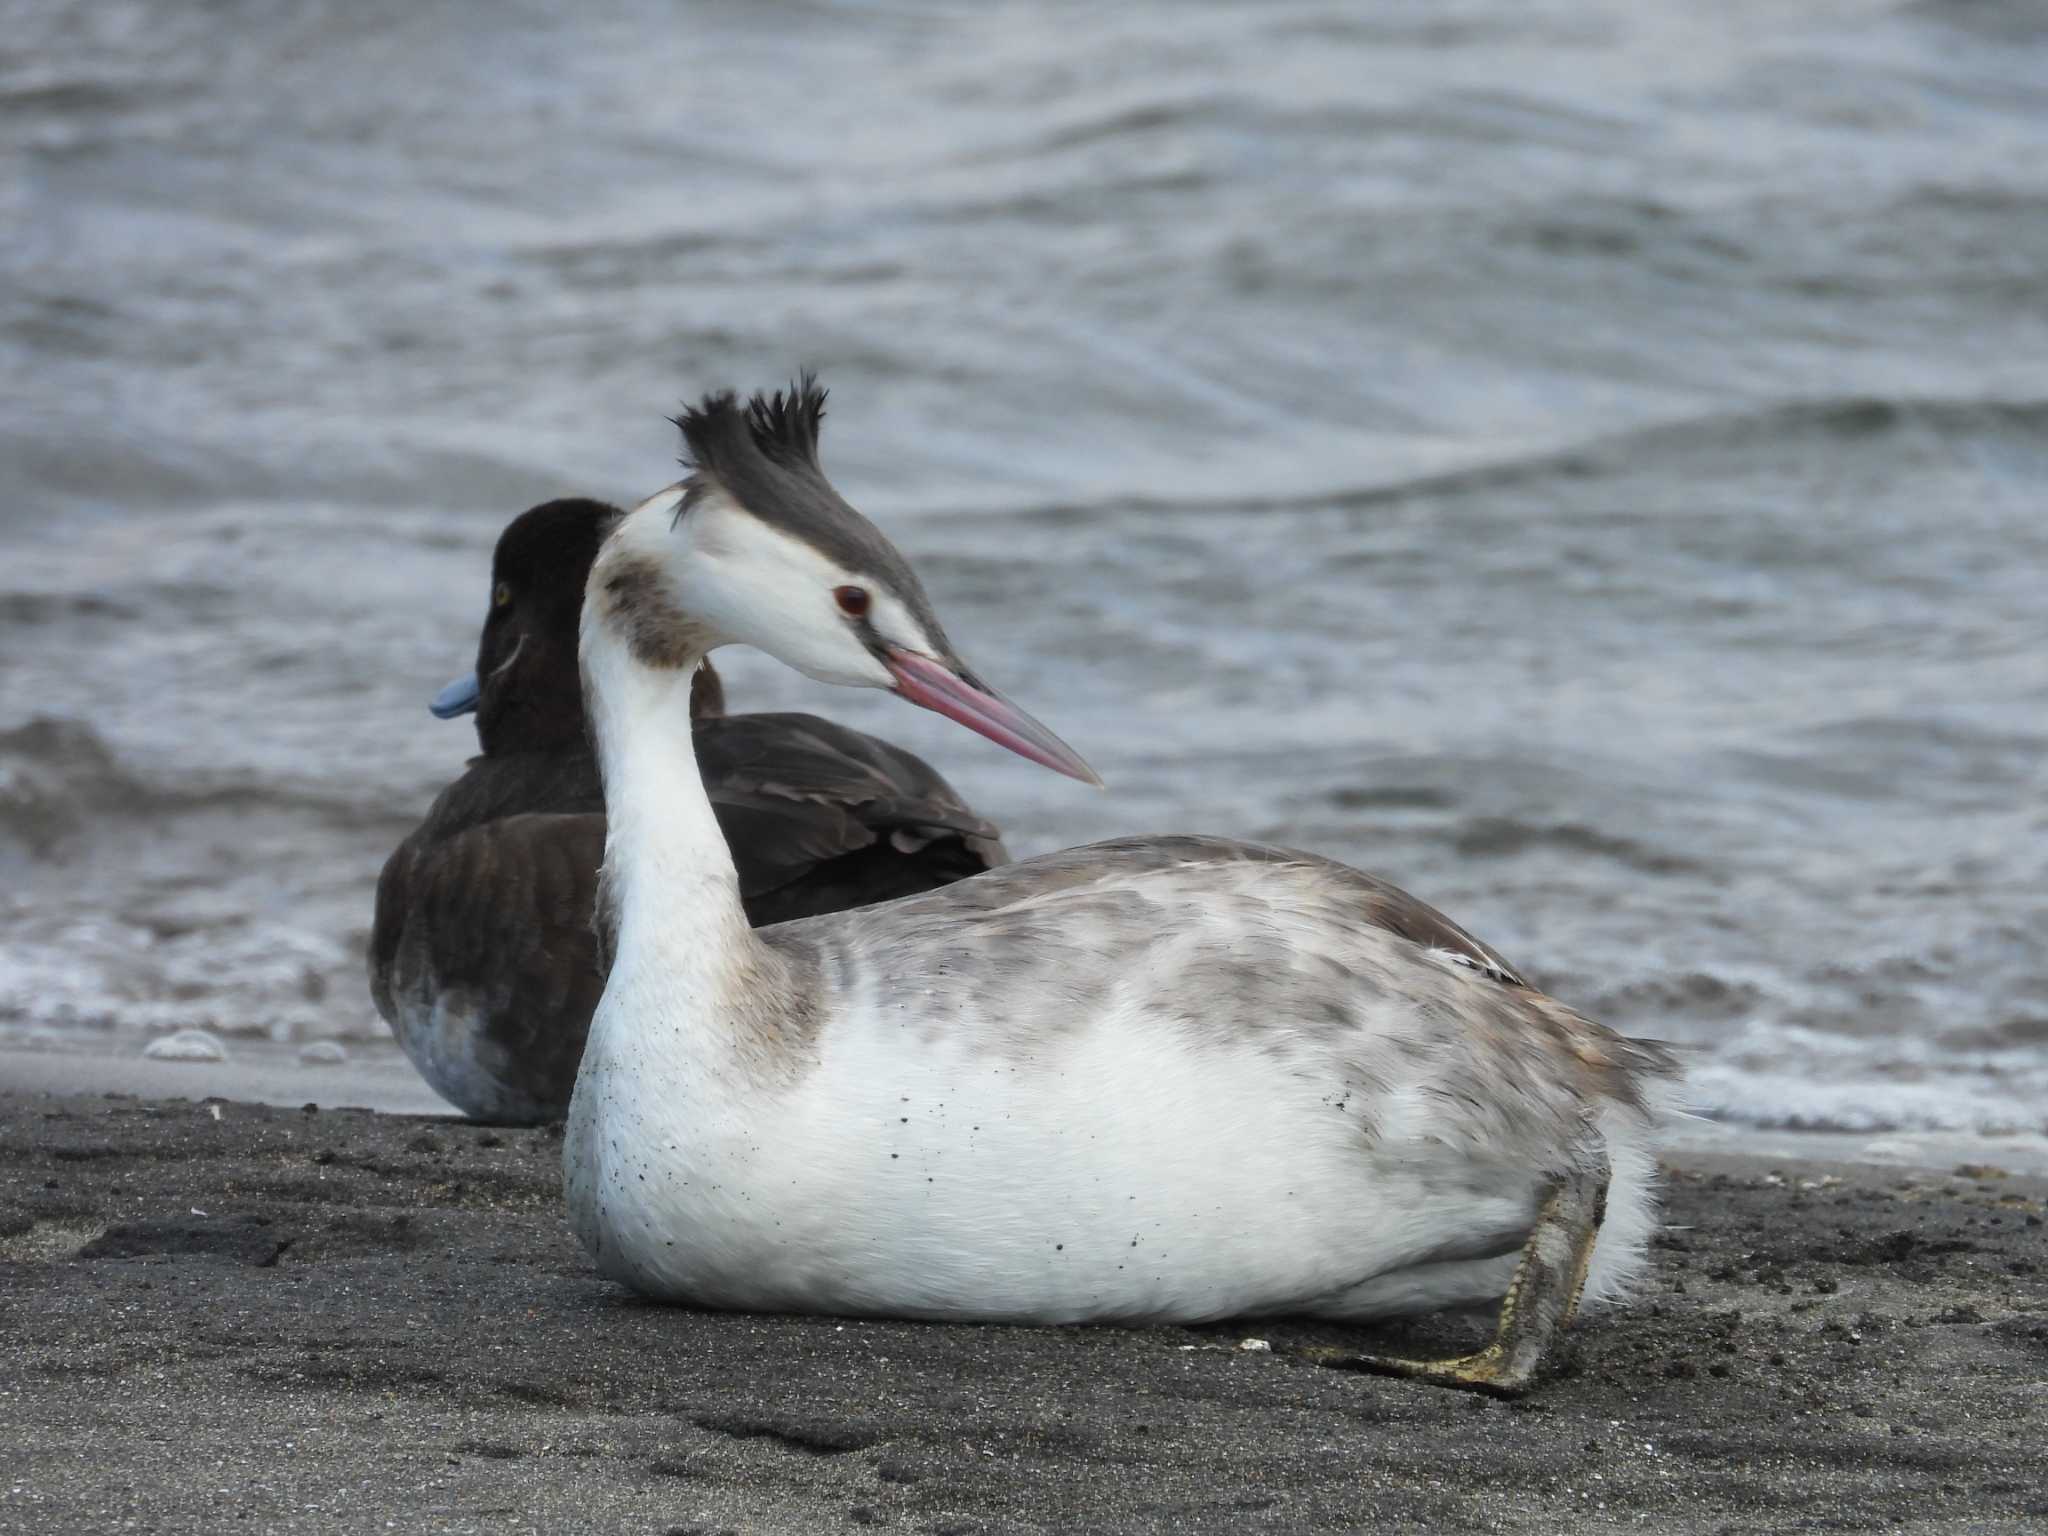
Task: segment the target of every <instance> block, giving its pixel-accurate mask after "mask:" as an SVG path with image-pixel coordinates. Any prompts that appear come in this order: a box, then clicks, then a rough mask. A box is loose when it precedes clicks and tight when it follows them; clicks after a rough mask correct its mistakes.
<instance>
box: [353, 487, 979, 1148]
mask: <svg viewBox="0 0 2048 1536" xmlns="http://www.w3.org/2000/svg"><path fill="white" fill-rule="evenodd" d="M621 515H622V514H621V512H620V510H619V509H618V508H616V507H612V506H607V505H605V504H604V503H602V502H597V501H586V500H566V501H551V502H548V503H546V504H545V505H542V506H538V507H535V508H533V509H532V510H531V511H528V512H525V513H523V514H521V515H520V516H519V517H517V518H515V519H514V520H513V521H512V522H511V524H510V525H509V526H507V528H506V529H505V532H504V534H503V535H502V536H501V537H500V538H499V540H498V547H497V552H496V555H495V557H494V559H493V561H492V567H491V606H490V612H489V615H488V616H487V617H486V619H485V621H484V628H483V637H482V639H481V641H480V642H479V643H478V646H477V666H476V671H475V673H474V674H473V675H472V676H469V677H466V678H462V679H460V680H458V681H456V682H454V683H451V684H449V685H448V687H447V688H445V689H443V690H442V691H441V693H440V695H439V696H438V697H437V698H436V699H435V700H434V702H433V704H432V706H431V707H432V709H433V712H434V713H435V714H436V715H438V716H440V717H441V718H443V719H452V718H455V717H457V716H460V715H465V714H470V713H474V714H475V716H476V731H477V740H478V742H479V744H480V745H481V747H482V754H481V755H480V756H478V757H474V758H472V759H470V762H469V765H468V767H467V769H465V771H464V772H463V774H462V776H461V777H460V778H458V779H457V780H456V781H455V782H454V783H452V784H450V785H449V786H448V787H447V788H446V789H445V790H443V791H442V792H441V794H440V796H439V797H438V798H437V799H436V800H435V801H434V803H433V806H432V807H431V808H430V809H429V810H428V812H427V815H426V819H425V820H424V821H422V822H421V823H420V825H419V827H418V829H417V830H416V831H414V832H413V834H412V835H411V836H410V837H408V838H406V840H405V841H404V842H402V843H400V844H399V845H398V849H397V851H396V852H394V853H393V854H392V855H391V857H390V859H389V860H388V861H387V862H386V863H385V865H384V873H383V876H382V878H381V879H379V881H378V882H377V915H376V921H375V924H374V926H373V928H372V930H371V938H370V955H369V964H370V991H371V994H372V996H373V997H374V998H375V999H376V1004H377V1011H378V1013H380V1014H381V1015H382V1016H383V1018H384V1021H385V1022H386V1023H387V1024H389V1025H390V1026H391V1028H392V1031H393V1032H394V1033H395V1034H396V1035H397V1036H398V1041H399V1044H400V1045H402V1046H403V1047H404V1048H405V1051H406V1054H407V1055H408V1056H410V1057H411V1058H412V1061H413V1064H414V1065H415V1066H417V1067H418V1068H419V1070H420V1072H421V1074H422V1075H423V1076H424V1077H425V1078H426V1080H427V1081H428V1082H429V1083H430V1084H431V1085H432V1086H433V1088H434V1090H435V1091H436V1092H437V1093H439V1094H440V1095H441V1096H442V1097H443V1098H445V1099H447V1100H448V1101H449V1102H450V1103H451V1104H453V1105H455V1106H456V1107H457V1108H458V1109H460V1110H461V1111H462V1112H463V1113H464V1114H466V1115H469V1116H471V1117H473V1118H475V1119H479V1120H487V1121H492V1122H495V1123H504V1124H522V1123H524V1124H531V1123H536V1122H544V1121H550V1120H559V1119H560V1118H561V1117H562V1116H563V1114H564V1113H565V1112H566V1111H567V1109H568V1106H569V1095H570V1090H571V1089H572V1088H573V1087H574V1086H575V1082H576V1069H577V1064H578V1063H579V1062H580V1060H581V1059H582V1055H583V1044H584V1037H585V1035H586V1033H587V1032H588V1030H589V1027H590V1016H591V1012H592V1010H593V1009H595V1008H596V1006H597V1000H598V998H599V996H601V995H602V993H603V991H604V984H605V961H604V959H603V958H602V957H601V955H600V953H599V949H598V942H597V939H596V937H595V935H594V933H593V931H592V926H591V915H592V911H593V909H594V907H595V905H596V901H597V889H598V869H599V865H600V864H601V863H602V862H603V858H604V841H605V819H604V790H603V785H602V783H601V781H600V779H599V775H598V767H597V761H596V759H595V757H594V756H593V755H592V751H591V747H590V742H589V739H588V737H587V735H586V730H585V724H584V713H583V688H582V679H581V676H580V673H579V671H578V663H577V627H578V623H579V619H580V615H581V612H582V606H583V588H584V583H585V581H586V580H587V578H588V577H589V574H590V568H591V565H592V563H593V561H595V559H596V558H597V551H598V547H599V546H600V545H601V544H602V543H603V541H604V538H605V536H606V534H607V533H609V532H610V530H611V528H612V527H613V525H614V524H615V523H616V522H617V520H618V519H619V517H620V516H621ZM690 712H691V716H692V721H693V732H692V734H693V736H694V739H695V744H696V752H697V764H698V767H699V770H700V771H701V772H702V774H703V777H704V782H705V785H706V787H707V788H708V790H709V792H710V797H711V802H712V807H713V810H714V813H715V814H716V816H717V818H718V823H719V826H720V828H721V829H722V830H723V832H724V834H725V838H726V841H727V842H728V844H730V846H731V847H732V850H733V854H734V859H735V863H736V865H737V868H738V872H739V888H740V899H741V902H742V904H743V906H744V908H745V911H746V915H747V918H748V920H749V921H750V922H751V923H753V924H755V925H757V926H759V925H764V924H769V923H779V922H785V921H787V920H789V919H792V918H801V917H813V916H816V915H818V914H821V913H826V912H837V911H842V910H844V909H846V908H849V907H858V906H863V905H865V904H867V903H869V902H876V901H887V900H891V899H893V898H895V897H899V896H908V895H913V894H916V893H918V892H921V891H929V890H934V889H936V888H938V887H940V886H943V885H948V884H951V883H952V882H953V881H956V880H961V879H965V878H966V877H967V876H969V875H977V874H980V873H981V872H983V871H984V870H987V869H991V868H994V867H995V866H996V865H999V864H1002V863H1005V862H1007V859H1008V855H1007V854H1006V853H1005V852H1004V849H1003V846H1002V843H1001V841H1000V840H999V834H998V833H997V830H996V828H995V827H994V826H992V825H991V824H990V823H988V822H987V821H985V820H983V819H982V818H981V817H980V816H977V815H976V814H975V813H974V812H973V811H972V810H971V809H969V808H968V806H967V805H966V803H965V802H964V801H962V800H961V798H960V796H959V795H958V794H957V793H956V792H955V791H954V790H953V787H952V786H951V785H949V784H948V783H947V782H946V781H945V780H944V779H943V778H941V777H940V776H939V775H938V774H937V773H936V772H935V771H934V770H933V769H932V768H931V767H930V765H928V764H926V763H925V762H923V761H922V760H920V759H919V758H916V757H913V756H912V755H911V754H910V753H908V752H904V751H902V750H900V749H898V748H896V747H892V746H890V745H889V744H888V743H887V742H884V741H877V740H876V739H875V738H874V737H872V736H866V735H863V734H861V733H860V732H859V731H854V730H848V729H847V728H846V727H844V726H839V725H834V724H833V723H832V722H831V721H829V720H821V719H819V718H817V717H816V716H814V715H802V714H739V715H728V714H726V713H725V711H724V692H723V689H722V688H721V686H720V684H719V680H718V677H717V674H716V673H714V672H713V671H712V670H711V668H710V667H709V666H708V665H706V666H704V667H702V668H701V669H699V671H698V672H697V674H696V676H695V678H694V679H693V682H692V687H691V691H690Z"/></svg>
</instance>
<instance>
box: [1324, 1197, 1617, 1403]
mask: <svg viewBox="0 0 2048 1536" xmlns="http://www.w3.org/2000/svg"><path fill="white" fill-rule="evenodd" d="M1607 1179H1608V1171H1607V1169H1606V1168H1605V1167H1598V1168H1586V1169H1578V1170H1574V1171H1573V1172H1571V1173H1567V1174H1564V1175H1562V1176H1561V1177H1560V1178H1558V1179H1557V1180H1556V1182H1555V1183H1553V1184H1552V1186H1551V1188H1550V1192H1549V1194H1548V1195H1546V1196H1545V1197H1544V1201H1543V1205H1542V1208H1541V1209H1540V1210H1539V1211H1538V1212H1537V1214H1536V1225H1535V1226H1534V1227H1533V1228H1532V1229H1531V1230H1530V1233H1529V1241H1528V1243H1527V1244H1526V1245H1525V1246H1524V1247H1523V1249H1522V1261H1521V1263H1520V1264H1518V1265H1516V1267H1515V1275H1514V1278H1513V1279H1512V1280H1510V1281H1509V1282H1508V1291H1507V1295H1506V1296H1504V1297H1503V1298H1502V1299H1501V1304H1500V1323H1499V1325H1498V1327H1497V1328H1496V1329H1495V1330H1494V1336H1493V1342H1492V1343H1490V1344H1488V1345H1487V1346H1486V1347H1485V1348H1484V1349H1481V1350H1477V1351H1475V1352H1473V1353H1472V1354H1469V1355H1459V1356H1455V1357H1453V1358H1450V1359H1445V1360H1404V1359H1401V1358H1399V1357H1397V1356H1391V1355H1362V1354H1358V1353H1356V1352H1354V1351H1351V1350H1345V1349H1339V1348H1333V1347H1331V1346H1328V1345H1321V1346H1316V1347H1313V1348H1309V1349H1304V1350H1302V1351H1300V1353H1301V1355H1302V1357H1303V1358H1304V1359H1308V1360H1312V1361H1314V1362H1315V1363H1316V1364H1317V1365H1323V1366H1329V1367H1331V1368H1332V1369H1335V1370H1346V1371H1368V1372H1373V1373H1375V1374H1379V1375H1386V1376H1406V1377H1409V1378H1411V1379H1413V1380H1416V1381H1426V1382H1429V1383H1431V1384H1432V1385H1435V1386H1440V1387H1455V1388H1459V1389H1462V1390H1464V1391H1467V1392H1489V1393H1493V1394H1495V1395H1496V1396H1501V1397H1512V1396H1514V1395H1515V1394H1517V1393H1520V1392H1524V1391H1527V1390H1528V1388H1529V1386H1530V1384H1531V1383H1532V1382H1534V1381H1535V1379H1536V1377H1537V1374H1538V1372H1539V1370H1540V1369H1541V1367H1542V1365H1543V1361H1544V1359H1545V1357H1546V1356H1547V1355H1548V1354H1549V1353H1550V1350H1551V1347H1552V1346H1553V1345H1554V1344H1555V1343H1556V1341H1557V1338H1558V1336H1559V1335H1560V1334H1562V1333H1563V1332H1564V1330H1565V1328H1566V1327H1567V1326H1569V1325H1570V1323H1571V1320H1572V1318H1573V1317H1574V1316H1575V1315H1576V1314H1577V1312H1578V1309H1579V1297H1580V1295H1581V1294H1582V1293H1583V1292H1584V1291H1585V1289H1586V1270H1587V1267H1588V1266H1589V1265H1590V1264H1591V1263H1592V1259H1593V1244H1594V1241H1595V1240H1596V1239H1597V1238H1598V1237H1599V1236H1600V1223H1601V1220H1602V1219H1603V1218H1604V1217H1605V1215H1606V1213H1607Z"/></svg>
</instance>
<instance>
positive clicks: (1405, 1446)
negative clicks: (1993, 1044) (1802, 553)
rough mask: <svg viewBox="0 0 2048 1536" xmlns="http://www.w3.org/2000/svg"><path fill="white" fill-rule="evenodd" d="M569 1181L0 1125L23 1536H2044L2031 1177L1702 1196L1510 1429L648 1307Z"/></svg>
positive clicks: (2041, 1270)
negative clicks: (572, 1204)
mask: <svg viewBox="0 0 2048 1536" xmlns="http://www.w3.org/2000/svg"><path fill="white" fill-rule="evenodd" d="M559 1148H560V1143H559V1141H558V1140H557V1139H555V1138H554V1137H552V1136H551V1135H549V1134H548V1133H545V1132H523V1131H493V1130H486V1129H482V1128H479V1127H474V1126H467V1125H462V1124H457V1123H451V1122H448V1121H445V1120H439V1121H429V1120H420V1119H410V1118H406V1117H401V1116H390V1115H372V1114H365V1113H359V1112H336V1111H326V1112H319V1111H314V1110H311V1109H306V1110H298V1109H277V1108H268V1107H264V1106H260V1105H248V1104H230V1103H211V1104H193V1103H184V1102H169V1101H144V1100H134V1099H123V1098H84V1097H68V1098H65V1097H48V1096H40V1095H30V1094H21V1093H15V1094H8V1095H0V1360H4V1361H5V1362H6V1365H5V1368H4V1369H0V1530H9V1531H15V1530H20V1531H88V1530H110V1529H134V1530H165V1531H169V1530H180V1531H182V1530H204V1529H221V1528H228V1527H230V1526H232V1527H234V1528H237V1529H244V1530H247V1529H263V1528H279V1527H282V1526H284V1525H286V1524H287V1523H288V1524H289V1525H290V1526H291V1528H292V1529H295V1530H309V1531H324V1530H335V1531H342V1530H347V1531H358V1530H378V1531H381V1530H391V1529H396V1530H440V1531H476V1532H503V1531H528V1530H531V1531H572V1530H604V1531H632V1532H648V1533H663V1532H678V1531H691V1532H704V1533H709V1532H715V1531H722V1530H733V1531H830V1530H843V1529H849V1528H857V1527H868V1526H875V1527H883V1528H889V1529H896V1530H903V1531H917V1532H956V1533H967V1532H1007V1531H1174V1532H1180V1533H1186V1532H1206V1531H1216V1532H1237V1531H1263V1530H1270V1531H1320V1530H1359V1529H1367V1530H1373V1531H1418V1532H1421V1531H1463V1530H1474V1531H1478V1530H1485V1531H1508V1532H1518V1531H1531V1532H1542V1533H1545V1536H1556V1533H1558V1532H1563V1531H1594V1530H1608V1529H1629V1530H1639V1529H1641V1530H1660V1531H1702V1532H1705V1531H1712V1532H1727V1533H1747V1532H1775V1531H1800V1530H1812V1531H1818V1530H1828V1531H1841V1530H1864V1529H1878V1528H1882V1529H1886V1530H1894V1529H1924V1530H1927V1531H1937V1530H1938V1531H1942V1532H1954V1531H2004V1530H2011V1531H2019V1530H2038V1529H2041V1528H2043V1525H2044V1523H2048V1486H2044V1484H2043V1483H2042V1480H2041V1477H2040V1467H2039V1426H2040V1424H2041V1423H2042V1422H2043V1421H2044V1419H2048V1228H2044V1226H2043V1208H2044V1207H2043V1200H2044V1196H2048V1184H2044V1183H2043V1182H2042V1181H2039V1180H2036V1179H2031V1178H2025V1177H2019V1176H2013V1175H2006V1174H2002V1173H2000V1172H1999V1171H1997V1170H1995V1169H1990V1168H1981V1167H1976V1168H1964V1169H1957V1170H1954V1171H1952V1172H1948V1171H1944V1172H1929V1173H1912V1172H1906V1171H1901V1170H1898V1169H1874V1168H1869V1167H1856V1166H1846V1165H1843V1166H1829V1165H1821V1164H1801V1165H1780V1166H1777V1167H1772V1166H1770V1165H1767V1164H1764V1163H1761V1162H1758V1161H1755V1160H1745V1159H1739V1158H1714V1157H1705V1156H1701V1155H1690V1156H1689V1160H1688V1165H1687V1166H1685V1167H1683V1168H1680V1169H1678V1170H1675V1171H1674V1172H1673V1175H1672V1179H1671V1187H1670V1198H1669V1207H1668V1217H1669V1221H1670V1223H1671V1226H1670V1229H1669V1230H1668V1231H1667V1233H1666V1234H1665V1235H1664V1236H1663V1238H1662V1239H1660V1242H1659V1245H1658V1248H1657V1254H1656V1258H1657V1268H1656V1275H1655V1279H1654V1281H1653V1283H1652V1286H1651V1288H1650V1292H1649V1294H1648V1295H1647V1296H1646V1297H1645V1298H1644V1300H1643V1302H1642V1304H1641V1305H1640V1306H1639V1307H1638V1308H1637V1309H1636V1310H1634V1311H1633V1312H1630V1313H1627V1314H1624V1315H1621V1316H1619V1317H1615V1318H1612V1319H1610V1320H1607V1321H1605V1322H1602V1323H1600V1324H1598V1325H1594V1326H1588V1327H1585V1328H1583V1329H1581V1330H1579V1331H1578V1333H1577V1335H1576V1347H1575V1349H1574V1351H1573V1358H1572V1359H1571V1361H1570V1362H1569V1364H1568V1366H1567V1368H1566V1370H1565V1372H1564V1374H1562V1375H1561V1376H1559V1377H1558V1378H1557V1379H1555V1380H1553V1381H1551V1382H1550V1383H1548V1384H1547V1385H1546V1386H1545V1387H1543V1388H1542V1389H1541V1390H1539V1391H1538V1392H1537V1393H1536V1394H1535V1395H1534V1396H1532V1397H1530V1398H1528V1399H1525V1400H1523V1401H1521V1402H1518V1403H1513V1404H1508V1403H1500V1402H1494V1401H1491V1400H1488V1399H1483V1398H1478V1397H1471V1396H1465V1395H1460V1394H1455V1393H1448V1392H1443V1391H1437V1390H1431V1389H1428V1388H1423V1387H1418V1386H1415V1385H1412V1384H1408V1383H1401V1382H1394V1381H1386V1380H1380V1379H1376V1378H1368V1377H1359V1376H1350V1375H1343V1374H1339V1373H1335V1372H1329V1371H1323V1370H1318V1369H1315V1368H1313V1367H1311V1366H1307V1365H1304V1364H1302V1363H1300V1362H1298V1361H1296V1360H1293V1359H1291V1358H1289V1357H1288V1355H1287V1353H1286V1350H1285V1346H1286V1344H1287V1343H1288V1342H1289V1341H1290V1340H1299V1339H1301V1338H1304V1337H1307V1336H1308V1334H1307V1332H1306V1331H1305V1330H1300V1329H1295V1328H1291V1327H1286V1326H1278V1325H1272V1324H1253V1325H1240V1326H1235V1327H1229V1328H1221V1329H1215V1330H1203V1331H1185V1330H1174V1329H1167V1330H1153V1331H1146V1332H1119V1331H1108V1330H1098V1331H1051V1330H1028V1329H1007V1328H950V1327H931V1326H915V1325H902V1324H889V1323H868V1322H839V1321H835V1320H831V1319H815V1318H759V1317H749V1316H721V1315H713V1314H705V1313H695V1312H685V1311H676V1310H667V1309H660V1308H654V1307H648V1306H643V1305H640V1304H638V1303H636V1302H634V1301H632V1300H631V1299H629V1298H628V1297H627V1296H625V1295H624V1294H623V1293H622V1292H620V1291H619V1290H617V1289H616V1288H614V1287H612V1286H610V1285H608V1284H606V1283H604V1282H602V1281H600V1280H599V1279H597V1278H596V1276H595V1275H594V1274H592V1273H591V1271H590V1270H589V1269H588V1268H587V1267H586V1265H585V1264H584V1262H583V1259H582V1256H581V1254H580V1253H579V1252H578V1251H577V1249H576V1248H575V1245H574V1243H573V1241H572V1240H571V1238H570V1237H569V1234H568V1232H567V1230H566V1228H565V1226H564V1224H563V1220H562V1214H561V1207H560V1202H559V1198H558V1190H557V1184H558V1173H557V1168H558V1163H557V1158H558V1154H559ZM1461 1330H1462V1331H1464V1332H1466V1333H1473V1332H1475V1330H1472V1329H1469V1328H1466V1327H1465V1325H1463V1324H1462V1323H1461V1324H1458V1325H1455V1326H1453V1325H1449V1324H1438V1325H1433V1331H1434V1333H1435V1336H1436V1338H1437V1340H1438V1341H1439V1342H1448V1341H1449V1338H1450V1336H1451V1335H1454V1334H1457V1333H1459V1332H1460V1331H1461ZM1247 1337H1257V1338H1262V1339H1267V1340H1270V1341H1272V1343H1273V1344H1274V1345H1276V1346H1277V1347H1276V1348H1275V1349H1274V1350H1272V1351H1259V1350H1245V1349H1242V1348H1240V1347H1239V1344H1240V1341H1241V1340H1243V1339H1245V1338H1247ZM1382 1342H1384V1340H1383V1341H1382Z"/></svg>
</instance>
